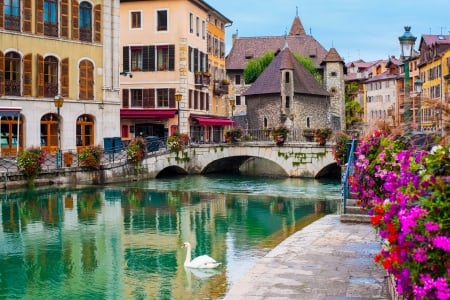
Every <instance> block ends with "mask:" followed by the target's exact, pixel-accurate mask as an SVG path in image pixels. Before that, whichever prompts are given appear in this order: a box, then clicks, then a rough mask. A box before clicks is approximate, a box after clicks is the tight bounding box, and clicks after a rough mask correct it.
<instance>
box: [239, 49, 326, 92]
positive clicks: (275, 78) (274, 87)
mask: <svg viewBox="0 0 450 300" xmlns="http://www.w3.org/2000/svg"><path fill="white" fill-rule="evenodd" d="M283 69H291V70H293V77H294V78H293V82H294V93H295V94H308V95H318V96H329V95H330V94H329V93H328V92H327V91H326V90H325V89H324V88H323V87H322V86H321V85H320V84H319V83H318V82H317V80H316V79H315V78H314V76H312V74H311V73H310V72H309V71H308V70H307V69H306V68H305V67H304V66H303V65H302V64H301V63H300V62H298V60H297V59H296V58H295V56H294V55H293V54H292V52H291V50H290V48H287V47H286V48H284V49H283V50H281V52H280V53H279V54H278V55H277V56H275V58H274V60H273V61H272V62H271V63H270V65H269V66H268V67H267V68H266V69H265V70H264V71H263V73H261V75H259V77H258V78H257V79H256V81H255V82H254V83H253V84H252V85H251V86H250V87H249V89H248V90H247V91H246V92H245V93H244V96H249V95H262V94H280V93H281V84H280V82H281V78H280V77H281V70H283Z"/></svg>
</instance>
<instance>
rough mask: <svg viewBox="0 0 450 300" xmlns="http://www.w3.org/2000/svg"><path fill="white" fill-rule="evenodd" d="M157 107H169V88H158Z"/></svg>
mask: <svg viewBox="0 0 450 300" xmlns="http://www.w3.org/2000/svg"><path fill="white" fill-rule="evenodd" d="M156 94H157V97H158V98H157V102H158V103H157V107H158V108H159V107H161V108H164V107H169V92H168V89H157V90H156Z"/></svg>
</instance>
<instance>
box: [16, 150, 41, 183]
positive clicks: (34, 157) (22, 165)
mask: <svg viewBox="0 0 450 300" xmlns="http://www.w3.org/2000/svg"><path fill="white" fill-rule="evenodd" d="M46 157H47V152H45V151H44V150H41V149H39V148H30V149H27V150H25V151H23V152H22V153H19V156H18V157H17V168H18V169H19V171H20V172H22V174H23V175H24V176H25V177H26V179H27V182H28V186H29V187H32V186H33V185H34V178H35V177H36V176H38V175H39V173H40V172H41V171H42V165H43V164H44V162H45V158H46Z"/></svg>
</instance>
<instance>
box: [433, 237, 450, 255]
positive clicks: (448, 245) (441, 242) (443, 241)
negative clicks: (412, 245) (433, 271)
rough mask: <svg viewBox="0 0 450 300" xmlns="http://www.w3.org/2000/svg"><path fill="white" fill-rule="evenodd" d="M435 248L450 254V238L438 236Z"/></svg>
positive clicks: (434, 242)
mask: <svg viewBox="0 0 450 300" xmlns="http://www.w3.org/2000/svg"><path fill="white" fill-rule="evenodd" d="M433 246H435V247H436V248H439V249H442V250H444V251H446V252H450V237H448V236H442V235H438V236H436V237H435V238H434V239H433Z"/></svg>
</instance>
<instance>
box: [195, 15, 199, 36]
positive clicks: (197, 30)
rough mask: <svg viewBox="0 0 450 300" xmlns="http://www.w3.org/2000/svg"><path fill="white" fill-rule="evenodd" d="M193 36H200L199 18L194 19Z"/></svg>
mask: <svg viewBox="0 0 450 300" xmlns="http://www.w3.org/2000/svg"><path fill="white" fill-rule="evenodd" d="M195 34H196V35H197V36H200V18H199V17H196V18H195Z"/></svg>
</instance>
